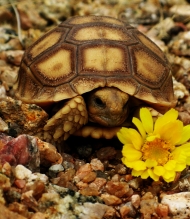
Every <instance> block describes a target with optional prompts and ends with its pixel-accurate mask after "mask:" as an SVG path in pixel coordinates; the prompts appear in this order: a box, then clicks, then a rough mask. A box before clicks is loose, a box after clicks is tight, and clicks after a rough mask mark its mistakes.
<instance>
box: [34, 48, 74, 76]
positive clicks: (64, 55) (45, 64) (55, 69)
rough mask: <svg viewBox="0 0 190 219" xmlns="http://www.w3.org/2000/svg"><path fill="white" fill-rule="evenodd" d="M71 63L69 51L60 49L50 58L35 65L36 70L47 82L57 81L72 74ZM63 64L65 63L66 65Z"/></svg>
mask: <svg viewBox="0 0 190 219" xmlns="http://www.w3.org/2000/svg"><path fill="white" fill-rule="evenodd" d="M71 61H72V60H71V51H70V50H66V49H60V50H58V51H57V52H55V53H54V54H53V55H52V56H50V57H46V59H44V60H41V61H40V62H39V63H38V64H37V65H36V68H37V69H38V70H39V71H40V72H41V74H42V75H43V76H44V77H47V78H48V80H58V79H59V78H62V77H67V76H68V75H69V74H71V73H72V67H71ZM64 63H67V65H65V64H64Z"/></svg>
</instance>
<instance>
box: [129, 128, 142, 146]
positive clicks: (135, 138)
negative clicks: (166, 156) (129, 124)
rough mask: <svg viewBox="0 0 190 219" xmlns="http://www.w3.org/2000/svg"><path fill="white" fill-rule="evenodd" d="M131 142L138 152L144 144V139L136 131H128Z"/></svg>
mask: <svg viewBox="0 0 190 219" xmlns="http://www.w3.org/2000/svg"><path fill="white" fill-rule="evenodd" d="M128 131H129V135H130V138H131V142H132V144H133V146H134V148H136V149H137V150H140V149H141V147H142V144H143V139H142V137H141V135H140V134H139V133H138V132H137V131H136V130H135V129H131V128H130V129H128Z"/></svg>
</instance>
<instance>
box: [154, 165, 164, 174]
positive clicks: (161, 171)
mask: <svg viewBox="0 0 190 219" xmlns="http://www.w3.org/2000/svg"><path fill="white" fill-rule="evenodd" d="M153 172H154V173H155V174H156V175H158V176H163V174H164V173H165V169H164V167H163V166H156V167H154V170H153Z"/></svg>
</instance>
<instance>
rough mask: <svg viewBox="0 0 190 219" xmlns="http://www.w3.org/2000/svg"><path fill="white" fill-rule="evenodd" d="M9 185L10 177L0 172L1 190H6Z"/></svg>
mask: <svg viewBox="0 0 190 219" xmlns="http://www.w3.org/2000/svg"><path fill="white" fill-rule="evenodd" d="M10 187H11V182H10V178H8V177H7V176H5V175H4V174H1V173H0V189H1V190H3V191H8V190H9V189H10Z"/></svg>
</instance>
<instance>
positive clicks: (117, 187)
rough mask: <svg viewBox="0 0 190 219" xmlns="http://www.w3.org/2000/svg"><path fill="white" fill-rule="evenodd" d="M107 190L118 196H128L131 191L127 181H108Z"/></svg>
mask: <svg viewBox="0 0 190 219" xmlns="http://www.w3.org/2000/svg"><path fill="white" fill-rule="evenodd" d="M105 190H106V192H107V193H109V194H111V195H115V196H117V197H118V198H122V197H127V196H128V193H129V191H130V189H129V185H128V184H127V183H126V182H113V181H108V182H107V184H106V186H105Z"/></svg>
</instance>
